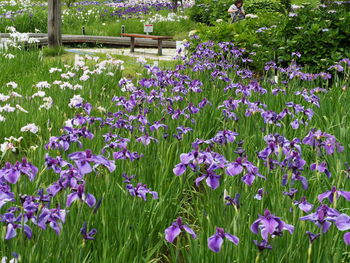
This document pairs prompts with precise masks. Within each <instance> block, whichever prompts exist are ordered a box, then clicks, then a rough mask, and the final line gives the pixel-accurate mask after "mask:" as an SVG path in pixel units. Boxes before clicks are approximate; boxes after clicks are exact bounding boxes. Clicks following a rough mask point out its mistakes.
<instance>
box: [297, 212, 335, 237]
mask: <svg viewBox="0 0 350 263" xmlns="http://www.w3.org/2000/svg"><path fill="white" fill-rule="evenodd" d="M339 215H340V213H339V212H338V211H337V210H335V209H333V208H330V207H328V206H326V205H321V206H320V207H318V208H317V210H316V212H315V213H312V214H309V215H307V216H303V217H300V218H299V220H306V221H311V222H313V223H314V224H316V225H317V226H318V227H319V228H321V229H322V232H323V233H325V232H327V231H328V229H329V227H330V226H331V224H332V222H334V221H335V220H336V218H337V217H338V216H339Z"/></svg>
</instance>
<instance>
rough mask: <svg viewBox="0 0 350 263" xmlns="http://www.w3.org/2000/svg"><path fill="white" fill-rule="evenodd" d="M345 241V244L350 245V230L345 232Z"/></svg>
mask: <svg viewBox="0 0 350 263" xmlns="http://www.w3.org/2000/svg"><path fill="white" fill-rule="evenodd" d="M344 242H345V244H347V245H348V246H350V232H347V233H345V234H344Z"/></svg>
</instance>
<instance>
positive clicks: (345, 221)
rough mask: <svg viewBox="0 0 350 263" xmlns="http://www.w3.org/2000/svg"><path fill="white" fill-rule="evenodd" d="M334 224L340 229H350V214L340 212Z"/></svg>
mask: <svg viewBox="0 0 350 263" xmlns="http://www.w3.org/2000/svg"><path fill="white" fill-rule="evenodd" d="M335 225H336V226H337V228H338V229H339V230H341V231H344V230H348V229H350V216H348V215H347V214H340V215H339V216H338V217H337V218H336V220H335Z"/></svg>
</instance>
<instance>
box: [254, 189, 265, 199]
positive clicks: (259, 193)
mask: <svg viewBox="0 0 350 263" xmlns="http://www.w3.org/2000/svg"><path fill="white" fill-rule="evenodd" d="M264 194H267V192H265V191H264V188H259V189H258V193H257V194H256V195H255V196H254V199H256V200H259V201H260V200H261V199H262V197H263V195H264Z"/></svg>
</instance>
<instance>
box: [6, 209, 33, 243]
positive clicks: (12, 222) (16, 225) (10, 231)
mask: <svg viewBox="0 0 350 263" xmlns="http://www.w3.org/2000/svg"><path fill="white" fill-rule="evenodd" d="M1 221H2V222H6V223H7V229H6V234H5V240H9V239H12V238H14V237H16V236H17V229H21V228H22V225H23V232H24V234H25V235H26V236H27V237H28V238H29V239H31V238H32V230H31V228H30V227H29V226H28V225H27V224H25V223H26V220H24V221H23V222H22V216H18V217H15V215H14V214H13V213H12V212H8V213H5V214H4V215H2V217H1Z"/></svg>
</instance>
